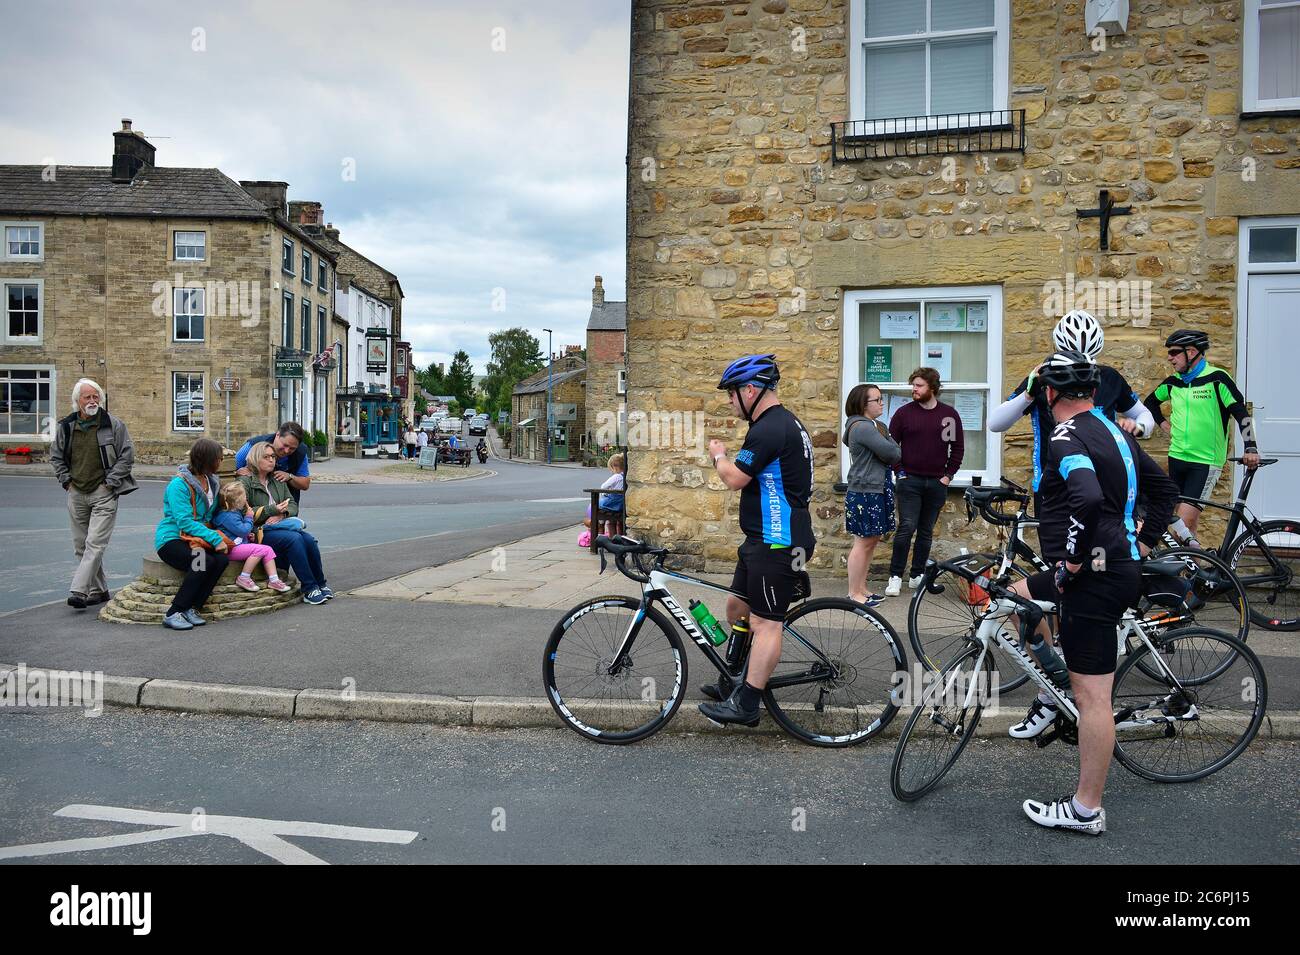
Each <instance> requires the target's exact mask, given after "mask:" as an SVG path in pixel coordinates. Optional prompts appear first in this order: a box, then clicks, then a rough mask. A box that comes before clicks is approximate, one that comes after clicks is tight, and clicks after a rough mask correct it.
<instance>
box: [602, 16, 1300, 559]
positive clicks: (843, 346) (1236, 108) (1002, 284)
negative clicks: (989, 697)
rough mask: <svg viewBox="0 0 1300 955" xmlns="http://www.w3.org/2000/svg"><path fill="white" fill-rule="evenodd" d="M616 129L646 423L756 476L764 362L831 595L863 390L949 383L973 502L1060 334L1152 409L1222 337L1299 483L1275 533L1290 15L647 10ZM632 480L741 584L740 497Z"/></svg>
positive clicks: (642, 499)
mask: <svg viewBox="0 0 1300 955" xmlns="http://www.w3.org/2000/svg"><path fill="white" fill-rule="evenodd" d="M629 119H630V122H629V129H630V133H629V153H628V168H629V179H628V273H627V274H628V313H627V314H628V339H629V358H628V364H629V408H630V409H637V410H646V411H655V410H662V411H668V412H676V411H681V412H690V411H701V410H703V411H707V412H708V413H709V414H710V415H711V416H712V417H711V418H710V419H709V424H710V426H711V428H712V429H713V430H715V431H718V432H721V433H724V434H725V433H731V434H733V435H734V437H735V444H734V446H738V444H739V440H740V436H741V434H742V432H743V423H741V422H736V421H733V420H729V418H727V417H724V415H728V414H729V412H728V411H727V409H726V406H725V404H724V403H723V401H722V400H720V398H719V397H718V393H717V392H716V391H714V388H713V386H714V384H715V382H716V381H717V377H718V374H719V371H720V369H721V368H722V367H723V364H724V363H725V361H726V360H727V359H729V358H731V357H734V356H737V355H741V354H746V353H753V352H769V351H770V352H775V353H776V354H777V355H778V357H779V358H780V360H781V363H782V368H783V379H782V382H781V397H782V400H783V401H784V402H786V403H787V404H788V405H790V406H791V407H792V409H793V410H794V411H795V412H796V413H797V414H798V415H799V416H800V417H801V418H802V419H803V421H804V422H805V424H806V425H807V426H808V428H809V430H810V432H811V434H812V438H813V444H814V447H815V453H816V478H817V487H816V490H815V493H814V497H813V503H812V507H813V511H814V525H815V529H816V534H817V536H818V538H819V541H820V543H819V545H818V548H817V552H816V556H815V559H814V563H815V564H817V565H821V566H831V565H836V566H843V558H844V554H845V552H846V548H847V544H848V538H847V537H845V535H844V532H843V529H842V528H843V517H842V498H841V497H840V496H839V495H838V494H837V493H836V491H835V489H834V485H835V483H836V482H837V481H840V480H841V479H842V476H843V475H844V474H845V472H846V469H847V465H848V461H847V457H846V452H845V449H844V447H843V445H842V444H841V443H840V440H839V435H840V432H841V426H842V408H843V402H844V398H845V396H846V394H847V392H848V391H849V389H851V388H852V387H853V386H854V385H856V384H858V383H859V382H863V381H877V382H879V383H880V384H881V386H882V387H883V389H884V390H885V392H886V395H887V396H888V397H889V400H890V402H891V404H892V405H893V406H897V404H898V402H900V401H904V400H906V394H907V392H906V384H907V376H908V375H909V373H910V372H911V370H912V369H913V368H914V367H916V366H921V365H929V366H933V367H936V368H938V369H940V371H941V373H942V376H943V378H944V379H945V382H946V390H945V392H944V400H945V401H948V402H949V403H951V404H954V405H955V406H956V407H957V408H958V410H959V412H960V413H961V418H962V423H963V428H964V429H965V444H966V460H965V464H964V466H963V469H962V471H961V472H960V473H959V474H958V476H957V479H956V480H955V481H954V482H953V485H954V489H956V488H960V487H961V486H962V485H967V484H969V483H970V482H971V481H972V480H974V479H976V478H979V479H982V480H984V481H992V482H996V481H997V480H998V478H999V476H1000V475H1002V474H1007V475H1009V476H1016V477H1019V478H1021V479H1023V478H1024V477H1026V476H1027V474H1028V456H1029V453H1030V443H1031V438H1030V434H1029V431H1028V429H1027V427H1025V426H1023V425H1022V426H1018V427H1017V428H1015V429H1013V431H1011V432H1010V433H1008V434H1007V435H1006V436H1005V437H999V436H997V435H990V434H989V433H988V431H987V417H988V411H989V408H990V407H991V406H992V405H995V404H997V403H998V402H1000V401H1001V400H1003V399H1004V398H1005V397H1006V395H1007V394H1009V393H1010V391H1011V390H1012V389H1013V388H1014V387H1015V385H1016V384H1017V383H1018V382H1019V381H1020V380H1021V378H1022V377H1023V376H1024V375H1025V373H1026V372H1027V371H1028V370H1029V369H1030V368H1031V367H1033V365H1034V364H1035V363H1036V361H1038V360H1041V357H1042V356H1043V355H1044V354H1045V353H1046V352H1048V351H1049V350H1050V348H1051V337H1050V336H1051V329H1052V326H1053V323H1054V320H1055V318H1056V317H1057V316H1059V315H1060V314H1061V313H1062V312H1063V311H1064V310H1066V309H1069V308H1071V307H1084V308H1088V309H1089V310H1091V311H1093V312H1094V314H1096V315H1097V316H1098V317H1099V318H1100V319H1101V320H1102V322H1103V324H1104V325H1105V331H1106V347H1105V351H1104V353H1103V355H1102V360H1103V361H1105V362H1107V363H1109V364H1112V365H1115V366H1116V367H1118V368H1119V369H1120V370H1121V371H1122V372H1123V373H1124V374H1125V375H1126V377H1127V378H1128V379H1129V380H1130V381H1131V382H1133V383H1134V385H1135V386H1136V387H1138V388H1139V389H1141V390H1143V391H1144V393H1145V391H1146V390H1148V389H1150V388H1151V387H1154V385H1155V384H1156V383H1158V382H1159V381H1160V380H1161V379H1163V378H1164V377H1165V375H1166V374H1167V373H1168V366H1167V365H1166V363H1165V354H1164V347H1163V342H1164V338H1165V336H1166V335H1167V334H1168V333H1169V332H1170V331H1171V330H1172V329H1173V328H1175V327H1192V328H1199V329H1204V330H1206V331H1208V332H1209V333H1210V335H1211V337H1212V340H1213V342H1214V347H1213V350H1212V352H1211V355H1212V360H1213V361H1214V362H1215V363H1216V364H1218V365H1221V366H1226V367H1227V368H1229V369H1231V370H1232V371H1233V372H1234V374H1235V375H1236V377H1237V380H1238V382H1240V383H1241V384H1242V386H1243V388H1244V390H1245V391H1246V394H1247V396H1248V398H1249V399H1250V400H1251V401H1252V402H1253V405H1254V412H1255V417H1256V422H1257V426H1258V432H1259V439H1260V442H1261V446H1262V448H1263V450H1264V451H1265V453H1267V454H1269V455H1274V456H1279V457H1281V458H1282V459H1283V463H1282V464H1279V465H1278V466H1276V467H1273V468H1270V469H1268V471H1267V472H1261V475H1260V479H1259V481H1258V482H1257V485H1256V488H1257V491H1256V494H1255V495H1252V504H1254V503H1256V495H1257V496H1258V501H1257V503H1258V506H1259V509H1260V510H1261V511H1263V512H1264V513H1268V514H1275V513H1276V514H1280V513H1282V512H1284V511H1285V510H1286V501H1285V497H1286V496H1287V493H1288V491H1289V490H1290V489H1291V488H1294V487H1295V486H1297V484H1298V483H1300V428H1297V427H1296V425H1295V424H1294V421H1295V420H1297V419H1300V413H1298V410H1300V402H1297V400H1296V399H1295V397H1294V395H1293V393H1292V392H1291V391H1290V390H1289V389H1288V387H1287V383H1288V381H1289V377H1290V374H1289V369H1288V368H1286V367H1285V366H1284V364H1283V363H1284V362H1285V361H1286V357H1285V356H1287V355H1289V353H1290V349H1289V348H1288V343H1289V342H1291V341H1294V340H1295V336H1296V334H1297V332H1300V308H1298V307H1297V303H1300V258H1298V243H1297V234H1298V231H1300V143H1298V142H1297V130H1300V4H1298V3H1296V2H1294V0H1278V2H1273V0H1234V2H1223V3H1205V2H1191V0H1143V2H1141V3H1137V2H1133V3H1128V2H1124V0H1120V2H1106V3H1099V2H1087V3H1085V2H1083V0H636V2H634V4H633V23H632V70H631V92H630V116H629ZM668 369H672V370H673V373H672V374H668V373H667V372H666V370H668ZM1150 449H1151V451H1152V453H1153V454H1155V455H1156V456H1157V458H1159V457H1160V456H1161V455H1162V454H1163V453H1164V440H1163V438H1156V439H1152V441H1151V442H1150ZM634 451H635V449H634ZM629 478H630V494H629V515H630V517H631V523H632V524H633V526H634V527H637V528H639V529H640V530H642V531H645V532H648V533H650V534H652V535H653V536H655V537H658V538H660V539H663V540H669V541H673V542H674V545H675V546H676V547H677V548H678V549H679V550H681V551H683V552H685V553H687V554H690V555H692V556H693V559H694V561H695V563H696V564H697V565H706V564H707V565H711V566H716V567H719V568H720V567H722V566H723V565H724V564H727V563H729V562H730V561H731V560H732V559H734V552H733V547H734V544H732V543H731V539H732V538H733V537H734V536H735V526H736V525H735V508H736V506H737V499H738V495H734V494H726V493H724V492H723V490H722V487H721V485H720V484H719V483H718V481H717V479H716V478H715V477H714V476H713V474H712V473H711V471H710V469H709V467H708V464H707V461H705V460H704V459H703V458H702V457H700V456H699V455H698V452H695V451H694V450H693V449H692V450H686V449H664V448H652V449H647V450H643V451H641V452H640V453H634V454H633V455H632V457H631V470H630V475H629ZM1229 480H1231V475H1225V478H1224V483H1223V484H1222V485H1221V486H1220V494H1221V495H1222V494H1223V493H1225V491H1226V488H1227V482H1228V481H1229ZM958 510H959V509H958V508H954V507H952V506H949V507H948V508H947V509H946V510H945V512H944V516H943V517H942V518H941V523H940V528H939V534H940V537H941V539H942V540H943V541H944V542H945V543H946V544H947V546H949V547H951V546H953V544H954V543H955V541H956V539H957V538H958V537H960V536H961V535H962V534H963V533H967V532H966V531H965V530H964V525H965V515H964V513H961V514H960V516H959V514H958Z"/></svg>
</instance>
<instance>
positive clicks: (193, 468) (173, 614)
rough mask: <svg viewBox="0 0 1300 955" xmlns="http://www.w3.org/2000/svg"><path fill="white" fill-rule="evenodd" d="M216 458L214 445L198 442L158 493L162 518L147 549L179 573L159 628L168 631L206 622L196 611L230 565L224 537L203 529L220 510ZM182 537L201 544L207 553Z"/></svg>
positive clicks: (218, 460)
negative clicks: (152, 549) (177, 585)
mask: <svg viewBox="0 0 1300 955" xmlns="http://www.w3.org/2000/svg"><path fill="white" fill-rule="evenodd" d="M221 455H222V448H221V445H220V444H218V443H217V442H216V441H213V440H212V439H211V438H199V439H198V440H197V441H195V442H194V445H193V446H192V447H191V448H190V463H189V467H184V466H182V467H181V469H180V473H178V474H177V475H176V477H174V478H172V479H171V482H170V483H169V484H168V485H167V489H166V490H165V491H164V492H163V516H162V520H161V521H159V522H158V530H157V531H156V532H155V533H154V539H153V545H154V547H155V548H156V549H157V551H158V557H159V559H161V560H162V561H163V563H165V564H167V565H169V566H171V567H175V568H176V569H177V570H179V571H181V572H183V573H184V574H185V579H184V580H182V581H181V586H180V589H179V590H177V591H176V596H175V597H174V598H172V603H171V606H170V607H168V608H167V614H166V615H165V616H164V617H163V626H164V627H167V628H169V629H171V630H193V629H194V628H195V627H201V626H203V625H204V624H205V623H207V621H206V620H204V619H203V618H202V617H200V616H199V614H198V611H199V609H200V608H201V607H202V606H203V604H204V603H205V602H206V601H207V599H208V597H209V596H210V595H211V594H212V588H213V587H215V586H216V585H217V581H218V580H220V579H221V575H222V573H223V572H224V571H225V569H226V565H227V564H228V563H230V559H229V558H228V557H227V556H226V551H227V549H228V547H227V544H226V541H225V538H223V537H222V536H221V534H219V533H218V532H217V531H214V530H213V529H212V528H211V527H210V526H209V525H210V523H211V521H212V517H213V515H214V514H216V512H217V510H218V508H220V506H221V501H220V499H219V498H218V497H217V470H218V469H219V468H220V467H221ZM182 535H187V536H189V537H196V538H199V539H201V540H204V541H207V542H208V543H209V544H211V545H212V549H211V550H209V549H207V548H204V547H201V546H199V545H198V544H195V543H193V542H191V541H187V540H185V538H184V537H183V536H182Z"/></svg>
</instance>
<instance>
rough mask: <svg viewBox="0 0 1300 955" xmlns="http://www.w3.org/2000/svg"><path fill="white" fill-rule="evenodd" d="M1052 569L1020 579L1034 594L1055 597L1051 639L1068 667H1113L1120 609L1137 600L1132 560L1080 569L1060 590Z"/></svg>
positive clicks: (1138, 582) (1093, 670) (1092, 670)
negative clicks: (1055, 624) (1053, 637)
mask: <svg viewBox="0 0 1300 955" xmlns="http://www.w3.org/2000/svg"><path fill="white" fill-rule="evenodd" d="M1054 577H1055V574H1054V572H1053V571H1050V570H1044V571H1041V572H1039V573H1037V574H1031V575H1030V576H1029V578H1028V579H1027V580H1026V583H1027V584H1028V585H1029V595H1030V596H1031V597H1033V598H1034V599H1035V600H1051V601H1055V602H1056V605H1057V608H1058V610H1059V614H1060V616H1059V626H1058V627H1057V635H1056V639H1057V642H1058V644H1059V645H1060V648H1061V653H1062V654H1063V655H1064V657H1065V666H1066V669H1068V670H1069V671H1070V672H1071V673H1083V674H1086V675H1093V674H1106V673H1114V672H1115V660H1116V658H1117V653H1116V648H1117V646H1118V644H1119V639H1118V637H1117V635H1116V628H1117V627H1118V626H1119V622H1120V619H1121V618H1122V617H1123V616H1124V611H1126V610H1128V609H1129V608H1130V607H1133V606H1135V605H1136V604H1137V601H1138V596H1139V594H1140V592H1141V587H1142V574H1141V570H1140V568H1139V565H1138V562H1137V561H1135V560H1123V561H1110V563H1109V564H1108V566H1107V568H1106V571H1105V572H1104V573H1100V574H1097V573H1093V572H1092V571H1089V570H1085V571H1084V572H1083V573H1081V574H1080V575H1079V576H1078V577H1076V578H1075V579H1074V581H1073V582H1072V583H1069V584H1067V585H1066V587H1065V593H1064V594H1062V593H1061V592H1059V591H1058V590H1057V589H1056V582H1055V580H1054Z"/></svg>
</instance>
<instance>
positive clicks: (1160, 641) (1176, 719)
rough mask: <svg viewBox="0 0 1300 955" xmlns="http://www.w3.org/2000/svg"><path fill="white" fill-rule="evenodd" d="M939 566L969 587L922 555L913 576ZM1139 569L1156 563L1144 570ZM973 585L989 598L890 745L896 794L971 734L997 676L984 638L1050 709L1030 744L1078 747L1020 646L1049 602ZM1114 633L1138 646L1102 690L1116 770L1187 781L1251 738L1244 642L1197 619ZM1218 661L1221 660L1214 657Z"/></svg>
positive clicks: (1251, 696)
mask: <svg viewBox="0 0 1300 955" xmlns="http://www.w3.org/2000/svg"><path fill="white" fill-rule="evenodd" d="M943 572H947V573H952V574H956V575H958V576H961V577H963V578H965V579H966V580H967V581H968V583H971V584H974V583H975V581H976V578H977V577H978V576H979V575H977V574H976V573H975V572H973V571H970V570H968V569H967V568H965V567H964V566H963V565H962V563H961V562H959V561H945V562H941V563H937V564H936V563H931V564H929V565H928V566H927V567H926V570H925V574H924V576H925V577H926V578H927V580H928V581H932V580H933V579H934V578H935V577H936V576H937V575H938V574H940V573H943ZM1144 573H1158V571H1152V570H1150V569H1149V568H1144ZM979 586H981V587H985V586H986V587H987V589H988V591H989V595H990V600H989V603H988V604H987V605H986V606H985V608H984V609H983V610H982V611H981V613H980V622H979V626H978V628H977V629H976V631H975V633H974V634H973V635H972V636H971V637H970V638H969V639H968V640H967V641H966V645H965V647H964V648H963V649H962V650H961V652H960V653H958V654H956V655H955V656H954V657H953V659H951V660H950V661H949V662H948V663H947V664H945V666H944V667H943V669H942V670H941V671H939V673H938V675H937V677H935V678H934V679H933V680H932V681H931V682H930V683H929V685H928V686H927V687H926V688H925V689H924V690H923V692H922V695H921V701H920V705H918V706H916V707H915V709H913V710H912V713H911V715H910V716H909V717H908V720H907V723H906V724H905V725H904V727H903V731H902V734H901V735H900V736H899V739H898V745H897V746H896V747H895V749H894V756H893V760H892V761H891V764H890V774H889V775H890V779H889V781H890V789H891V790H892V791H893V794H894V796H895V797H896V798H898V799H900V800H903V801H904V802H911V801H913V800H916V799H919V798H921V797H922V796H924V795H925V794H926V793H928V792H929V791H930V790H932V789H933V788H934V787H935V786H936V785H937V784H938V783H939V780H941V779H942V778H943V776H944V775H945V774H946V773H947V772H948V771H949V770H950V769H951V768H952V767H953V764H954V763H956V761H957V759H958V757H959V756H961V754H962V751H963V750H964V749H965V748H966V744H967V743H969V742H970V740H971V737H972V736H974V735H975V728H976V727H977V726H978V724H979V721H980V716H981V714H982V713H983V710H984V706H985V703H986V702H987V701H988V699H989V698H990V696H991V690H990V687H991V686H993V685H994V684H993V681H994V680H995V679H996V677H995V676H994V673H993V669H992V661H993V648H994V647H995V646H996V647H998V648H999V649H1001V650H1002V652H1003V653H1004V655H1005V657H1006V658H1009V659H1011V660H1013V661H1014V662H1015V664H1016V665H1017V666H1019V667H1020V668H1021V669H1022V670H1023V671H1024V672H1025V674H1026V675H1027V676H1028V678H1029V679H1031V680H1032V681H1033V682H1034V683H1035V684H1037V686H1038V688H1039V689H1041V690H1042V691H1043V692H1044V693H1046V694H1047V695H1048V696H1049V697H1050V698H1051V699H1052V701H1053V702H1054V704H1055V705H1056V707H1057V717H1056V720H1055V722H1054V723H1053V725H1052V728H1051V729H1050V730H1047V731H1045V732H1044V733H1042V734H1040V735H1039V736H1037V737H1035V743H1036V744H1037V745H1038V746H1039V747H1040V748H1041V747H1043V746H1046V745H1048V744H1049V743H1051V742H1052V741H1053V740H1055V739H1062V740H1065V741H1066V742H1068V743H1073V744H1077V743H1078V719H1079V712H1078V710H1077V709H1076V707H1075V705H1074V701H1073V700H1072V699H1070V697H1069V696H1068V695H1067V693H1066V691H1064V690H1062V689H1061V688H1060V687H1058V686H1057V685H1056V684H1055V683H1054V682H1052V680H1051V679H1050V678H1049V677H1048V676H1047V674H1046V673H1045V672H1044V671H1043V670H1042V668H1041V667H1040V666H1039V665H1038V663H1037V661H1036V660H1035V659H1034V658H1033V657H1032V656H1031V655H1030V654H1029V653H1028V652H1026V650H1025V649H1023V646H1022V641H1024V640H1025V639H1026V638H1027V637H1028V635H1029V634H1031V633H1032V632H1033V630H1034V627H1036V626H1037V624H1038V622H1039V621H1040V620H1041V619H1042V617H1043V615H1045V614H1048V613H1052V612H1053V611H1054V610H1055V606H1054V604H1052V603H1048V602H1045V601H1036V600H1031V599H1028V598H1024V597H1020V596H1019V595H1017V594H1015V593H1013V592H1012V591H1010V590H1009V589H1008V588H1007V587H1005V586H1003V585H1002V584H1000V583H998V582H997V581H988V582H987V584H983V583H982V584H980V585H979ZM1012 615H1017V616H1019V618H1020V634H1019V636H1020V639H1019V640H1016V639H1014V638H1013V637H1011V636H1010V635H1009V634H1008V633H1007V632H1006V631H1005V629H1004V621H1006V619H1007V618H1008V617H1011V616H1012ZM1119 630H1120V632H1121V634H1122V636H1123V637H1124V638H1128V637H1132V638H1135V639H1136V641H1137V643H1138V646H1137V649H1135V650H1134V651H1133V652H1132V653H1130V654H1129V655H1128V656H1127V658H1126V659H1125V660H1124V661H1123V663H1121V664H1120V666H1119V669H1118V670H1117V671H1116V673H1115V684H1114V689H1113V691H1112V704H1113V709H1114V719H1115V758H1116V759H1117V760H1119V762H1120V764H1121V765H1122V766H1124V767H1125V768H1126V769H1128V770H1129V771H1131V772H1133V773H1135V774H1137V775H1138V776H1141V777H1143V778H1145V779H1150V780H1154V781H1156V782H1191V781H1193V780H1197V779H1203V778H1204V777H1206V776H1208V775H1210V774H1211V773H1214V772H1217V771H1218V770H1220V769H1222V768H1223V767H1225V766H1227V765H1228V764H1229V763H1231V762H1232V761H1233V760H1234V759H1236V758H1237V757H1238V756H1239V755H1240V754H1241V752H1242V751H1243V750H1244V749H1245V748H1246V747H1247V746H1248V745H1250V741H1251V740H1252V739H1254V738H1255V734H1256V733H1258V732H1259V727H1260V724H1261V723H1262V722H1263V719H1264V712H1265V710H1266V708H1267V702H1268V685H1267V681H1266V680H1265V677H1264V669H1263V667H1262V666H1261V665H1260V662H1259V659H1258V658H1257V657H1256V656H1255V654H1254V652H1253V651H1252V650H1250V649H1249V648H1248V647H1247V646H1246V644H1245V643H1243V642H1242V641H1240V640H1238V639H1237V638H1236V637H1234V636H1232V635H1231V634H1227V633H1223V632H1221V631H1216V630H1212V629H1210V628H1208V627H1188V628H1183V629H1179V630H1174V631H1170V632H1168V633H1165V634H1163V635H1159V636H1154V635H1153V634H1152V633H1151V632H1150V630H1149V626H1148V624H1147V623H1146V622H1144V621H1143V620H1142V619H1141V618H1139V617H1138V616H1137V615H1136V614H1134V613H1133V612H1132V611H1129V612H1128V613H1126V614H1125V615H1124V617H1123V619H1122V621H1121V623H1120V626H1119ZM1225 659H1227V660H1228V661H1229V664H1228V666H1227V667H1226V668H1225V667H1222V666H1221V665H1220V664H1221V663H1222V661H1223V660H1225ZM1144 662H1145V663H1146V664H1147V666H1145V667H1144V666H1143V665H1142V664H1143V663H1144ZM1152 674H1154V675H1152Z"/></svg>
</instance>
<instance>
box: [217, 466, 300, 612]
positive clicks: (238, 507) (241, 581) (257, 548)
mask: <svg viewBox="0 0 1300 955" xmlns="http://www.w3.org/2000/svg"><path fill="white" fill-rule="evenodd" d="M212 524H213V526H214V527H215V528H216V529H217V530H219V531H224V532H225V534H226V536H227V537H229V538H230V539H231V540H232V541H233V542H234V544H235V546H234V547H232V548H230V559H231V560H242V561H243V562H244V569H243V570H242V571H241V572H240V574H239V576H238V577H236V578H235V584H236V586H238V587H240V588H242V589H243V590H249V591H254V590H261V589H262V588H260V587H258V586H257V584H255V583H253V577H252V572H253V568H254V567H256V566H257V564H258V561H262V562H263V563H265V564H266V586H268V587H270V588H271V589H272V590H274V591H277V592H279V593H284V592H285V591H286V590H288V589H289V585H288V584H286V583H285V582H284V581H283V580H281V579H280V577H279V575H278V574H277V573H276V571H275V551H273V550H272V549H271V548H270V547H268V546H267V545H266V544H259V543H257V536H258V535H257V531H256V530H255V529H254V527H253V509H252V508H251V507H249V506H248V492H246V491H245V490H244V486H243V485H242V484H240V483H239V482H238V481H232V482H230V483H229V484H227V485H225V486H224V487H223V488H222V489H221V511H220V512H219V513H218V514H217V516H216V517H215V518H213V521H212Z"/></svg>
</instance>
